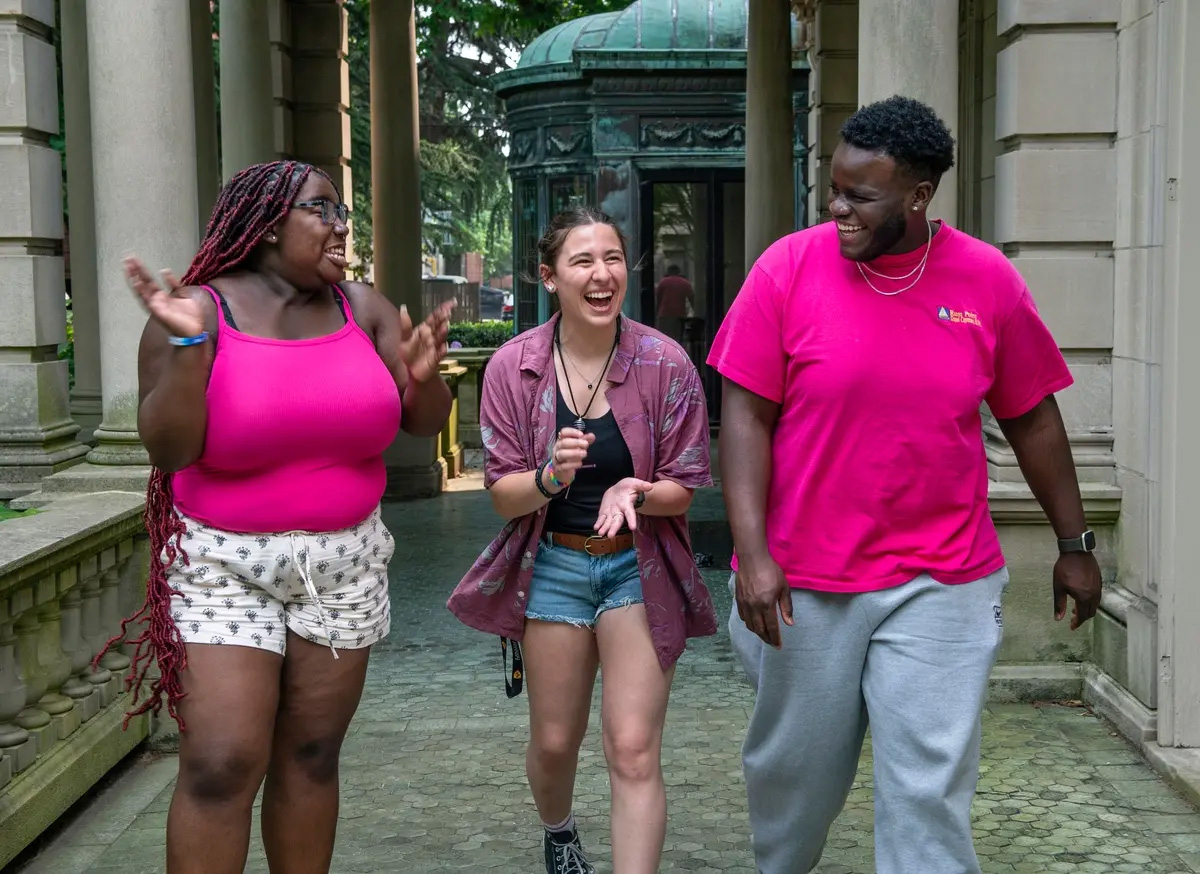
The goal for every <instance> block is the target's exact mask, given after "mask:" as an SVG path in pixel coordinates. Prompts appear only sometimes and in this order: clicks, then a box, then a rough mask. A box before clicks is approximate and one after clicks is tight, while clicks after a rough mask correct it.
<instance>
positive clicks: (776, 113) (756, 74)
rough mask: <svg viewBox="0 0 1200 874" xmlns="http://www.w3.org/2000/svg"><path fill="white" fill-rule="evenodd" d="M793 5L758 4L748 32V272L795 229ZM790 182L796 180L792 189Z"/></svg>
mask: <svg viewBox="0 0 1200 874" xmlns="http://www.w3.org/2000/svg"><path fill="white" fill-rule="evenodd" d="M791 12H792V10H791V4H790V2H789V0H754V2H753V3H751V4H750V9H749V21H748V23H747V27H746V203H747V204H753V208H752V209H748V210H746V270H747V272H749V270H750V268H751V267H752V266H753V265H754V262H755V261H757V260H758V256H759V255H761V254H762V253H763V251H764V250H765V249H766V248H767V247H768V246H770V245H771V244H772V243H774V242H775V241H776V240H778V239H779V238H780V237H783V236H786V235H787V234H789V233H791V232H792V230H794V228H795V194H794V187H795V183H794V176H795V172H794V170H793V166H792V162H793V160H794V158H793V154H792V151H793V145H792V134H793V130H792V126H793V123H794V116H793V114H792V44H791V33H792V27H791V20H792V19H791ZM788 180H792V182H791V184H788V182H787V181H788Z"/></svg>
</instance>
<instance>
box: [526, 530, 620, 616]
mask: <svg viewBox="0 0 1200 874" xmlns="http://www.w3.org/2000/svg"><path fill="white" fill-rule="evenodd" d="M641 603H642V578H641V575H640V574H639V573H638V563H637V550H636V549H632V548H631V549H627V550H625V551H624V552H617V553H613V554H612V555H588V554H587V553H586V552H584V551H583V550H579V549H571V548H569V547H566V546H560V545H558V544H555V543H551V542H550V541H549V538H548V537H544V538H542V540H541V542H540V543H539V545H538V552H537V558H535V559H534V561H533V582H531V583H530V584H529V601H528V603H527V604H526V606H525V618H526V619H540V620H542V621H543V622H566V623H568V624H570V625H577V626H579V627H581V628H594V627H595V625H596V620H597V619H599V618H600V614H601V613H603V612H605V611H606V610H612V609H613V608H614V607H630V606H632V605H634V604H641Z"/></svg>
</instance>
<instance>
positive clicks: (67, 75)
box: [59, 0, 103, 443]
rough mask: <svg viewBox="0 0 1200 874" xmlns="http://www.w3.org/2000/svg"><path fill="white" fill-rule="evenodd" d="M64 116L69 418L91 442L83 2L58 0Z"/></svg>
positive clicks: (91, 232)
mask: <svg viewBox="0 0 1200 874" xmlns="http://www.w3.org/2000/svg"><path fill="white" fill-rule="evenodd" d="M59 19H60V22H61V30H60V36H61V39H62V89H63V116H64V119H65V127H66V141H67V143H68V145H69V148H68V149H67V201H68V202H69V203H70V204H71V211H70V226H69V228H68V233H69V234H70V259H71V320H72V327H73V330H74V334H75V385H74V386H73V387H72V388H71V416H72V418H74V419H75V423H76V424H77V425H79V427H80V432H79V440H80V442H83V443H90V442H91V441H92V438H93V435H94V434H95V432H96V428H97V426H99V424H100V415H101V412H102V409H103V408H102V404H101V393H100V302H99V299H98V298H97V291H96V209H95V196H94V194H93V185H94V180H93V177H92V109H91V105H90V100H91V96H90V94H89V88H88V54H87V0H61V3H60V6H59Z"/></svg>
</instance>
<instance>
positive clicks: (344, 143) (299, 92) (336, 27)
mask: <svg viewBox="0 0 1200 874" xmlns="http://www.w3.org/2000/svg"><path fill="white" fill-rule="evenodd" d="M380 5H382V6H389V5H392V4H380ZM290 10H291V19H292V28H291V30H292V47H291V56H292V88H293V104H292V119H293V131H292V135H293V140H294V153H295V157H296V158H298V159H299V160H301V161H307V162H308V163H310V164H313V165H315V166H317V167H320V168H321V169H322V170H324V171H325V172H326V173H328V174H329V175H330V176H332V177H333V180H334V182H336V183H337V185H338V188H340V189H341V190H342V198H343V199H344V200H345V201H346V202H347V203H350V199H351V191H352V189H351V185H350V66H349V64H347V63H346V53H347V51H349V25H348V24H347V22H346V10H345V8H344V7H343V2H342V0H291V3H290ZM390 48H393V50H394V51H397V52H399V51H401V50H402V49H401V47H400V46H395V47H390Z"/></svg>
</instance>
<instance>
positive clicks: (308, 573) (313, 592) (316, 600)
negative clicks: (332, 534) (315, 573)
mask: <svg viewBox="0 0 1200 874" xmlns="http://www.w3.org/2000/svg"><path fill="white" fill-rule="evenodd" d="M297 538H299V541H300V550H299V552H297V550H296V540H297ZM291 541H292V561H293V563H295V565H296V571H297V573H299V574H300V580H301V581H302V582H303V583H304V591H306V592H307V593H308V597H309V598H311V599H312V602H313V607H314V608H315V609H316V611H317V621H318V622H320V623H321V630H322V631H324V632H325V639H326V640H327V641H329V649H330V651H331V652H332V653H333V657H334V658H335V659H336V658H340V656H339V655H338V651H337V647H336V646H334V645H333V637H332V636H331V635H330V634H329V626H328V625H327V624H326V622H325V610H324V609H323V608H322V607H321V596H320V593H319V592H318V591H317V586H316V583H314V582H313V578H312V562H311V561H310V560H309V553H310V551H309V548H308V540H307V539H305V537H304V535H303V534H300V533H297V532H293V533H292V535H291ZM300 556H304V562H303V565H302V564H301V562H300Z"/></svg>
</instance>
